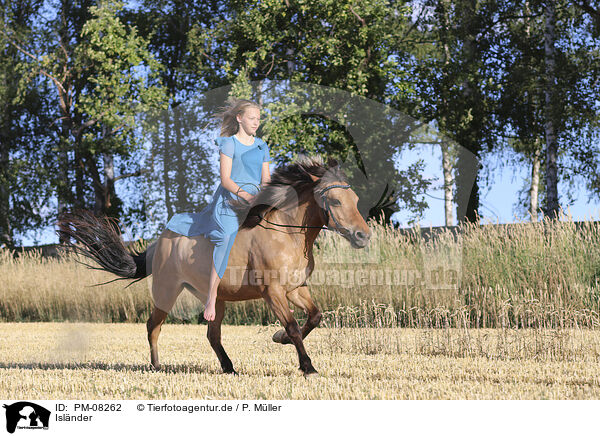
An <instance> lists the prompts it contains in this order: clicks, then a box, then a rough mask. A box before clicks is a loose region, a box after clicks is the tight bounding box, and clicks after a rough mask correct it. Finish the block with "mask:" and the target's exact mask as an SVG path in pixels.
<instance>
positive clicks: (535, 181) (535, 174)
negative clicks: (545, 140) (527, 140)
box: [529, 139, 541, 222]
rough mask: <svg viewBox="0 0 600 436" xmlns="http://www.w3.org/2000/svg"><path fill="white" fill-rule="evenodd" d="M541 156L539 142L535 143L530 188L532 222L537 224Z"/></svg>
mask: <svg viewBox="0 0 600 436" xmlns="http://www.w3.org/2000/svg"><path fill="white" fill-rule="evenodd" d="M540 155H541V151H540V148H539V140H537V139H536V141H535V150H534V153H533V160H532V162H531V187H530V188H529V198H530V209H529V214H530V215H531V221H532V222H536V221H537V220H538V198H539V186H540V165H541V162H540Z"/></svg>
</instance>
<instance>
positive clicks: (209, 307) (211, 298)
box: [204, 262, 221, 321]
mask: <svg viewBox="0 0 600 436" xmlns="http://www.w3.org/2000/svg"><path fill="white" fill-rule="evenodd" d="M211 264H212V270H211V272H210V285H209V291H208V298H207V299H206V305H205V306H206V307H205V308H204V319H205V320H207V321H214V319H215V302H216V301H217V288H218V287H219V283H220V282H221V279H220V278H219V276H218V275H217V270H216V269H215V264H214V262H211Z"/></svg>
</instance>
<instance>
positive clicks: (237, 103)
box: [215, 97, 261, 136]
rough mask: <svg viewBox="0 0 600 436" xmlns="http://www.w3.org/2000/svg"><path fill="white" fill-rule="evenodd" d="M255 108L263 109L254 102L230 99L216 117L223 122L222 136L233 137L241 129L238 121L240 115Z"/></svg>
mask: <svg viewBox="0 0 600 436" xmlns="http://www.w3.org/2000/svg"><path fill="white" fill-rule="evenodd" d="M251 107H255V108H256V109H258V110H260V109H261V107H260V105H258V104H257V103H255V102H253V101H252V100H246V99H243V98H235V97H229V98H228V99H227V103H226V105H225V106H224V107H221V109H222V110H221V111H220V112H219V113H217V114H216V115H215V118H220V119H221V120H222V124H221V136H233V135H235V134H236V133H237V132H238V130H239V129H240V124H239V123H238V120H237V118H236V117H237V115H238V114H244V113H245V112H246V110H247V109H248V108H251Z"/></svg>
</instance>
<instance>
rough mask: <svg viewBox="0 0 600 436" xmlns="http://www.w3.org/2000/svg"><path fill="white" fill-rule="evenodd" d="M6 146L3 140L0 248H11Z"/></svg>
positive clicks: (0, 187)
mask: <svg viewBox="0 0 600 436" xmlns="http://www.w3.org/2000/svg"><path fill="white" fill-rule="evenodd" d="M8 165H9V159H8V144H7V143H5V142H4V138H3V139H2V142H1V143H0V247H1V246H2V245H6V246H7V247H9V248H12V247H13V237H12V228H11V225H10V190H9V186H10V184H9V183H8V180H9V178H10V174H9V171H10V169H9V166H8Z"/></svg>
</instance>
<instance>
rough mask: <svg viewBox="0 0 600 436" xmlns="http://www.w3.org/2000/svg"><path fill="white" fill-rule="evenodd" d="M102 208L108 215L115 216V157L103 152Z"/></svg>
mask: <svg viewBox="0 0 600 436" xmlns="http://www.w3.org/2000/svg"><path fill="white" fill-rule="evenodd" d="M103 158H104V210H103V213H104V214H105V215H108V216H115V217H116V216H117V211H116V210H115V206H116V201H115V200H116V198H115V197H116V192H115V159H114V156H113V154H112V153H104V155H103Z"/></svg>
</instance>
